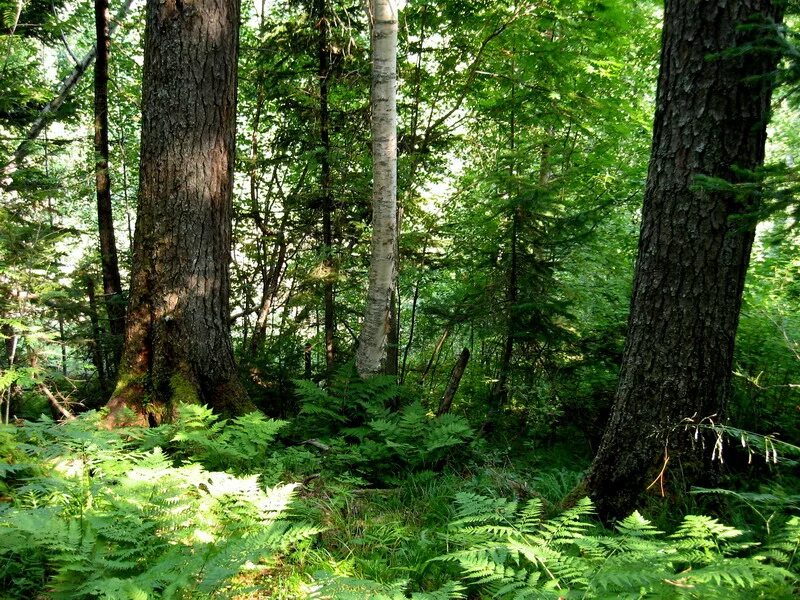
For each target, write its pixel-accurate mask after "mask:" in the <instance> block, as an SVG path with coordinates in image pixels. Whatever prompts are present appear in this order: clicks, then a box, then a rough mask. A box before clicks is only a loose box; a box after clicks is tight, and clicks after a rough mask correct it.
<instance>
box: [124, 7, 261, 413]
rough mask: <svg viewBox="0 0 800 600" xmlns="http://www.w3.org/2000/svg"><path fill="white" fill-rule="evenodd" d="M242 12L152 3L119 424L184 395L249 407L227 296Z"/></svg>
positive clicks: (227, 409) (217, 405)
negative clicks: (129, 412)
mask: <svg viewBox="0 0 800 600" xmlns="http://www.w3.org/2000/svg"><path fill="white" fill-rule="evenodd" d="M238 23H239V4H238V2H237V1H236V0H196V1H195V2H192V3H185V2H182V1H181V0H164V1H158V0H149V1H148V3H147V19H146V26H145V44H144V79H143V101H142V143H141V162H140V170H139V171H140V183H139V203H138V212H137V219H136V233H135V234H134V256H133V268H132V272H131V294H130V296H131V297H130V305H129V310H128V318H127V324H126V330H125V348H124V351H123V357H122V362H121V365H120V376H119V380H118V383H117V388H116V390H115V391H114V393H113V395H112V398H111V400H110V401H109V407H110V409H111V411H110V416H109V421H110V423H111V424H122V423H126V422H137V423H147V422H150V423H154V422H155V423H157V422H160V421H162V420H164V419H169V418H171V417H172V416H173V414H174V410H175V405H176V403H177V402H202V403H207V404H209V405H210V406H211V407H212V408H214V409H215V410H217V411H219V412H221V413H223V414H238V413H242V412H245V411H247V410H250V409H252V404H251V403H250V402H249V400H248V399H247V396H246V393H245V390H244V387H243V386H242V384H241V382H240V380H239V376H238V372H237V369H236V365H235V363H234V358H233V347H232V342H231V335H230V311H229V304H228V302H229V293H230V273H229V261H230V252H231V195H232V184H233V161H234V148H235V130H234V127H235V111H236V62H237V46H238ZM145 398H147V399H148V402H147V403H146V404H145V402H144V400H145ZM124 408H130V409H132V410H133V412H134V415H135V416H134V417H133V418H130V417H129V416H126V414H125V412H124V411H123V409H124Z"/></svg>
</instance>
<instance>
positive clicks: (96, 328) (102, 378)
mask: <svg viewBox="0 0 800 600" xmlns="http://www.w3.org/2000/svg"><path fill="white" fill-rule="evenodd" d="M84 284H85V285H86V297H87V299H88V300H89V322H90V323H91V324H92V341H91V351H92V364H93V365H94V368H95V369H97V378H98V380H99V382H100V391H101V392H102V393H103V394H104V395H105V394H107V393H108V379H107V377H106V366H105V361H104V360H103V352H102V348H103V344H102V340H101V336H100V318H99V317H98V314H97V299H96V298H95V294H94V279H92V278H91V277H89V276H86V278H85V279H84Z"/></svg>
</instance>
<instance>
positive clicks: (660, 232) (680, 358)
mask: <svg viewBox="0 0 800 600" xmlns="http://www.w3.org/2000/svg"><path fill="white" fill-rule="evenodd" d="M778 4H779V3H777V2H776V3H773V2H771V1H770V0H693V1H688V2H678V1H677V0H668V1H667V3H666V11H665V18H664V31H663V38H662V44H663V45H662V52H661V71H660V75H659V80H658V92H657V97H656V116H655V126H654V132H653V146H652V155H651V160H650V170H649V173H648V178H647V189H646V193H645V200H644V209H643V212H642V226H641V236H640V239H639V257H638V261H637V265H636V275H635V280H634V289H633V298H632V300H631V314H630V321H629V325H628V338H627V341H626V345H625V351H624V355H623V362H622V370H621V375H620V382H619V388H618V390H617V394H616V399H615V403H614V407H613V410H612V414H611V417H610V420H609V423H608V427H607V429H606V432H605V435H604V436H603V440H602V442H601V445H600V449H599V451H598V453H597V456H596V457H595V460H594V463H593V465H592V467H591V470H590V472H589V475H588V479H587V484H588V488H589V492H590V494H591V496H592V497H593V498H594V500H595V502H596V503H597V507H598V510H599V512H600V514H601V516H603V517H604V518H606V519H610V518H616V517H622V516H624V515H627V514H628V513H629V512H630V511H631V510H632V509H633V508H634V506H635V503H636V501H637V499H638V498H639V496H640V495H641V493H642V492H643V490H644V488H645V486H646V485H647V484H648V483H649V482H651V481H653V480H654V479H655V477H656V473H657V472H658V470H659V468H660V467H661V466H663V464H664V462H665V461H666V460H667V458H669V459H670V462H669V465H670V466H673V465H675V466H678V465H680V471H682V472H683V474H684V475H683V476H684V477H686V479H687V481H686V482H685V483H689V484H690V483H692V479H695V480H697V478H699V477H702V476H703V470H702V469H703V462H704V460H705V458H704V457H702V456H695V457H691V456H689V454H688V451H687V449H688V441H687V440H686V439H685V438H686V434H685V433H682V428H680V427H679V426H680V424H681V423H682V422H683V420H684V419H688V418H693V419H695V420H699V419H703V418H705V417H710V416H712V415H716V418H717V419H718V418H720V415H721V413H722V412H723V411H724V409H725V403H726V399H727V396H728V393H729V386H730V378H731V365H732V359H733V348H734V338H735V336H736V328H737V324H738V319H739V309H740V306H741V299H742V289H743V286H744V279H745V273H746V271H747V266H748V262H749V257H750V249H751V246H752V242H753V235H754V228H753V227H752V226H751V225H748V224H747V221H743V220H741V219H736V216H737V215H741V214H742V213H745V212H747V211H749V210H752V209H753V208H754V204H755V199H754V198H753V196H752V195H751V196H747V195H744V194H741V195H738V194H737V195H734V194H733V193H731V192H730V191H726V190H725V189H720V187H722V188H724V186H703V185H698V180H697V176H698V175H705V176H710V177H714V178H719V179H724V180H727V181H729V182H733V183H737V182H743V181H748V179H749V178H748V176H747V175H746V174H743V171H742V170H743V169H744V170H752V169H755V168H757V167H758V166H759V165H761V164H762V162H763V160H764V142H765V139H766V125H767V120H768V118H769V107H770V96H771V89H772V85H771V81H770V80H769V76H768V74H769V73H771V72H772V71H773V70H774V68H775V65H776V61H777V55H776V54H774V53H770V52H767V51H757V52H752V53H750V54H748V55H746V56H741V55H736V54H735V53H728V52H727V51H729V50H731V49H733V48H735V47H737V46H742V45H743V44H746V43H747V42H750V41H752V40H753V38H754V36H755V35H756V34H755V33H754V31H756V30H754V29H753V28H746V27H744V28H743V27H741V25H742V24H744V23H747V22H751V21H752V20H755V21H756V22H760V23H762V24H763V23H764V22H779V21H780V20H781V17H782V9H781V8H779V6H778ZM697 452H698V453H699V452H701V450H699V449H698V450H697ZM676 471H677V470H676ZM671 473H672V472H671V471H667V472H666V475H665V476H666V477H671ZM663 481H664V480H663V479H662V483H663ZM678 483H683V482H681V481H679V482H678Z"/></svg>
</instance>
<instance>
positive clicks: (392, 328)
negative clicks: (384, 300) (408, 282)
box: [383, 290, 400, 379]
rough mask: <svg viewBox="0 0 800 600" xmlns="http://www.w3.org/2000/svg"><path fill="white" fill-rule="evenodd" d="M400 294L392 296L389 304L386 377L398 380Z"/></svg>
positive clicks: (384, 371)
mask: <svg viewBox="0 0 800 600" xmlns="http://www.w3.org/2000/svg"><path fill="white" fill-rule="evenodd" d="M399 309H400V294H399V293H397V290H395V293H393V294H392V302H391V304H389V333H388V334H387V336H386V365H385V366H384V370H383V373H384V375H393V376H394V377H395V379H396V378H397V372H398V367H399V366H400V364H399V363H400V315H399V312H400V310H399Z"/></svg>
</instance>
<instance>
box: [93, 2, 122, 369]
mask: <svg viewBox="0 0 800 600" xmlns="http://www.w3.org/2000/svg"><path fill="white" fill-rule="evenodd" d="M94 21H95V31H96V40H97V41H96V44H95V47H96V49H97V57H96V59H95V61H94V155H95V189H96V192H97V225H98V230H99V237H100V264H101V267H102V272H103V295H104V299H105V304H106V312H107V313H108V322H109V325H108V329H109V331H110V332H111V335H112V336H114V345H113V349H114V362H115V364H116V363H117V362H118V361H119V359H120V354H121V349H122V343H121V342H122V336H123V334H124V333H125V301H124V300H123V297H122V282H121V280H120V276H119V264H118V262H117V242H116V239H115V236H114V217H113V211H112V208H111V178H110V176H109V173H108V48H109V30H108V0H95V3H94Z"/></svg>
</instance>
